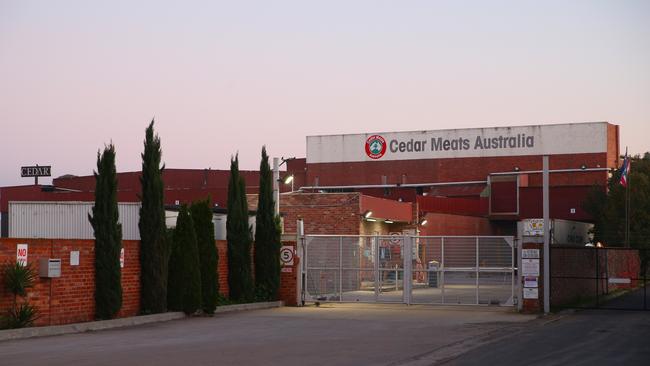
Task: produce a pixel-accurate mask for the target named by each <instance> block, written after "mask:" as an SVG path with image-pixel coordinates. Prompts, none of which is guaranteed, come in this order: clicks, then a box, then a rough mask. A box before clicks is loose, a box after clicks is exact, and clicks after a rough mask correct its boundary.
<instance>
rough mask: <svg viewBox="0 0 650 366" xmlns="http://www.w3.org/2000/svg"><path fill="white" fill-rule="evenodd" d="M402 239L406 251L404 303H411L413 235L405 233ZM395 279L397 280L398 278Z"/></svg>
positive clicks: (404, 256)
mask: <svg viewBox="0 0 650 366" xmlns="http://www.w3.org/2000/svg"><path fill="white" fill-rule="evenodd" d="M402 241H403V245H402V249H403V253H404V255H403V256H402V257H403V258H404V263H403V264H402V267H403V281H404V284H403V286H402V298H403V299H404V303H406V304H407V305H411V283H412V282H413V280H412V278H413V277H412V274H411V273H412V270H413V237H412V236H408V235H404V236H403V238H402ZM395 280H396V281H397V279H395Z"/></svg>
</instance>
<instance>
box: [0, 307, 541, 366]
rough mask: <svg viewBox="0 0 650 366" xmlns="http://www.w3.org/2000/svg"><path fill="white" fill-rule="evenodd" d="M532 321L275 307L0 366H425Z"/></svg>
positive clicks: (77, 337) (161, 326)
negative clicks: (329, 365) (326, 365)
mask: <svg viewBox="0 0 650 366" xmlns="http://www.w3.org/2000/svg"><path fill="white" fill-rule="evenodd" d="M534 318H535V317H533V316H530V315H520V314H516V313H514V312H512V311H511V310H510V311H509V310H508V309H504V308H496V307H493V308H492V307H491V308H488V307H444V308H443V307H431V306H406V305H375V304H337V305H322V306H320V307H315V306H308V307H303V308H290V307H284V308H276V309H267V310H256V311H248V312H239V313H226V314H220V315H217V316H215V317H213V318H191V319H183V320H175V321H170V322H166V323H157V324H150V325H145V326H138V327H130V328H121V329H114V330H107V331H99V332H91V333H81V334H71V335H63V336H56V337H44V338H32V339H24V340H15V341H6V342H1V343H0V364H2V365H66V366H69V365H121V366H126V365H239V366H243V365H324V364H331V365H416V364H431V363H432V362H434V361H435V360H436V359H438V358H440V357H442V358H445V357H448V356H449V354H452V355H453V353H454V352H464V351H465V350H464V348H467V347H474V346H476V345H478V344H480V343H481V342H486V341H489V340H492V339H493V338H494V337H502V336H506V335H508V334H510V333H511V332H512V331H514V330H520V329H521V328H522V327H526V326H527V325H526V324H529V323H527V322H529V321H530V320H532V319H534Z"/></svg>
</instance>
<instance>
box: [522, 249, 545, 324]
mask: <svg viewBox="0 0 650 366" xmlns="http://www.w3.org/2000/svg"><path fill="white" fill-rule="evenodd" d="M522 249H523V250H522V258H521V266H520V269H519V270H520V271H521V273H522V277H521V281H522V283H521V288H522V296H521V297H522V301H523V303H522V304H523V306H522V309H521V311H522V312H524V313H541V312H543V311H544V283H543V281H544V244H543V243H526V242H525V239H524V243H523V245H522ZM526 249H537V250H538V251H539V276H525V272H524V266H526V263H524V262H525V261H527V260H534V259H535V258H526V254H525V252H526ZM526 277H537V286H538V287H537V298H536V299H530V298H529V299H527V298H526V294H527V293H529V294H530V293H531V292H534V291H531V289H533V288H531V287H529V290H527V289H526V287H525V282H526Z"/></svg>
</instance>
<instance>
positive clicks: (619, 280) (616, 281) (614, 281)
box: [607, 277, 632, 284]
mask: <svg viewBox="0 0 650 366" xmlns="http://www.w3.org/2000/svg"><path fill="white" fill-rule="evenodd" d="M607 282H609V283H612V284H629V283H631V282H632V280H631V279H630V278H616V277H610V278H608V279H607Z"/></svg>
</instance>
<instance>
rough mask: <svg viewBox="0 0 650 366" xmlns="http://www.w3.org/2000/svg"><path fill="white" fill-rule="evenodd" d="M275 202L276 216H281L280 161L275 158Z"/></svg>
mask: <svg viewBox="0 0 650 366" xmlns="http://www.w3.org/2000/svg"><path fill="white" fill-rule="evenodd" d="M273 201H274V202H275V215H276V216H277V215H279V214H280V159H279V158H273Z"/></svg>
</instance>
